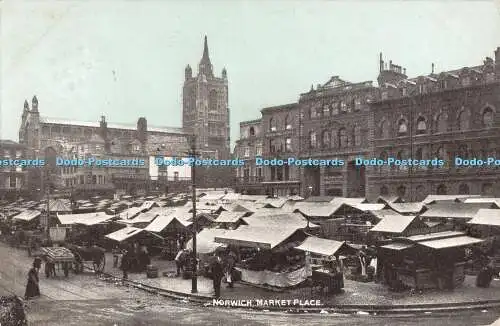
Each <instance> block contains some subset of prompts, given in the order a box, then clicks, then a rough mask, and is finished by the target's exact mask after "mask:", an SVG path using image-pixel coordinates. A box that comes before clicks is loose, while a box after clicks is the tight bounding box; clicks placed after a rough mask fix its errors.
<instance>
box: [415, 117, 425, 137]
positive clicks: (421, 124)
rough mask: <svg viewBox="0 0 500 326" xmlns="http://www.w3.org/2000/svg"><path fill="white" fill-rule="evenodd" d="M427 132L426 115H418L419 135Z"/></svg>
mask: <svg viewBox="0 0 500 326" xmlns="http://www.w3.org/2000/svg"><path fill="white" fill-rule="evenodd" d="M426 132H427V123H426V122H425V118H424V117H418V119H417V135H423V134H425V133H426Z"/></svg>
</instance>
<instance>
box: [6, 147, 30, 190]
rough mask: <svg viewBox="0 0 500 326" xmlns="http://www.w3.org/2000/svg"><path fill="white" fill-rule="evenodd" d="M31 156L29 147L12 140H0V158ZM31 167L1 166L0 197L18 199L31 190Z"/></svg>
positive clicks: (11, 158) (20, 158)
mask: <svg viewBox="0 0 500 326" xmlns="http://www.w3.org/2000/svg"><path fill="white" fill-rule="evenodd" d="M27 157H30V153H29V149H28V148H27V147H26V146H24V145H22V144H19V143H16V142H14V141H12V140H0V160H22V159H26V158H27ZM28 175H29V168H28V167H21V166H9V165H1V166H0V199H9V200H11V199H16V198H18V197H20V196H23V195H25V194H26V193H27V192H28V191H29V190H30V184H29V181H30V180H29V177H28Z"/></svg>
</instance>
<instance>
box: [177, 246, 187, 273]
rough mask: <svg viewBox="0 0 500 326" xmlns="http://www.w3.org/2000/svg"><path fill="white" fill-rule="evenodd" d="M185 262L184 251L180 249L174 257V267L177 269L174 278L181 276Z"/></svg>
mask: <svg viewBox="0 0 500 326" xmlns="http://www.w3.org/2000/svg"><path fill="white" fill-rule="evenodd" d="M185 261H186V251H185V250H184V249H181V250H179V252H178V253H177V256H175V265H176V267H177V274H176V275H175V276H176V277H178V276H179V275H181V272H184V263H185Z"/></svg>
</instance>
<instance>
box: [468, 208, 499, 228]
mask: <svg viewBox="0 0 500 326" xmlns="http://www.w3.org/2000/svg"><path fill="white" fill-rule="evenodd" d="M468 223H469V224H477V225H489V226H500V209H488V208H482V209H480V210H479V211H478V212H477V213H476V215H475V216H474V218H473V219H472V220H470V221H469V222H468Z"/></svg>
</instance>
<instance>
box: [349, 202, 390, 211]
mask: <svg viewBox="0 0 500 326" xmlns="http://www.w3.org/2000/svg"><path fill="white" fill-rule="evenodd" d="M349 206H351V205H349ZM353 207H354V208H357V209H359V210H360V211H363V212H368V211H380V210H383V209H385V208H386V207H387V205H386V204H365V203H361V204H357V205H354V206H353Z"/></svg>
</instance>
